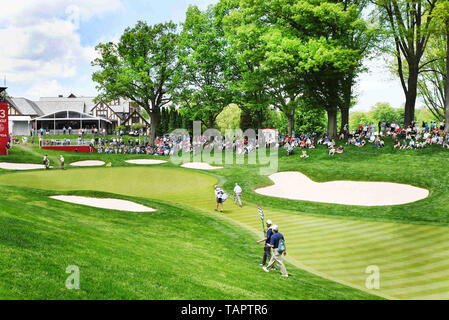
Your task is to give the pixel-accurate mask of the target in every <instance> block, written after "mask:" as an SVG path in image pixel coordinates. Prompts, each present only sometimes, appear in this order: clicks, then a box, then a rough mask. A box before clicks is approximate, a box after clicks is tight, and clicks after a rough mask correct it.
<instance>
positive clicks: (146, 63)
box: [92, 21, 178, 144]
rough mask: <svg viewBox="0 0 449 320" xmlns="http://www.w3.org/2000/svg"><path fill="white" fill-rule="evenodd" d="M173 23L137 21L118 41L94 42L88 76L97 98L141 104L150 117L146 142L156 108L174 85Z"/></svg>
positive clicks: (167, 99)
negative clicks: (93, 57) (91, 71)
mask: <svg viewBox="0 0 449 320" xmlns="http://www.w3.org/2000/svg"><path fill="white" fill-rule="evenodd" d="M177 41H178V35H177V34H176V25H175V24H174V23H172V22H169V23H164V24H156V25H154V26H149V25H148V24H146V23H145V22H141V21H140V22H138V23H137V25H136V26H135V27H134V28H127V29H126V30H125V32H124V34H123V35H122V36H121V38H120V41H119V42H118V43H117V44H115V43H112V42H109V43H105V44H102V43H100V44H99V45H97V47H96V50H97V52H98V54H99V56H100V57H99V58H97V59H95V60H94V61H93V63H92V65H93V66H96V67H98V69H99V70H98V71H96V72H94V74H93V75H92V79H93V81H94V82H96V83H97V86H96V88H97V89H98V90H99V92H100V94H99V95H98V97H97V98H98V99H103V100H106V101H110V100H114V99H118V98H120V97H121V98H127V99H129V100H131V101H133V102H134V103H135V104H136V105H138V106H140V107H142V108H143V109H144V110H145V111H146V112H147V113H148V114H149V115H150V120H151V130H150V144H154V140H155V137H156V132H157V127H158V124H159V114H160V109H161V108H162V107H163V106H165V105H166V104H167V103H169V102H170V101H171V100H172V94H173V91H174V89H175V88H176V86H177V79H176V77H175V71H176V52H177V47H176V43H177Z"/></svg>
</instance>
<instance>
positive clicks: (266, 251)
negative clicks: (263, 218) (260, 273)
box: [257, 220, 273, 266]
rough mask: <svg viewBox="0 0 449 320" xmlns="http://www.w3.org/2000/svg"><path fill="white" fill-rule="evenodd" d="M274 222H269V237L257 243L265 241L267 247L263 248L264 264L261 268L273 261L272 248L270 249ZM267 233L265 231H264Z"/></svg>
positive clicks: (261, 264)
mask: <svg viewBox="0 0 449 320" xmlns="http://www.w3.org/2000/svg"><path fill="white" fill-rule="evenodd" d="M271 226H272V222H271V220H267V235H266V237H265V238H264V239H262V240H259V241H257V243H261V242H264V241H265V246H264V248H263V251H264V252H263V258H262V263H260V264H259V265H260V266H265V263H266V262H267V260H268V261H270V260H271V247H270V241H271V236H272V234H273V230H272V229H271ZM264 231H265V230H264Z"/></svg>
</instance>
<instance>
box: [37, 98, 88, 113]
mask: <svg viewBox="0 0 449 320" xmlns="http://www.w3.org/2000/svg"><path fill="white" fill-rule="evenodd" d="M36 105H37V106H38V107H39V108H40V109H41V110H42V111H43V114H52V113H55V112H58V111H67V110H69V111H75V112H80V113H84V102H83V101H70V100H69V101H65V100H64V101H37V102H36Z"/></svg>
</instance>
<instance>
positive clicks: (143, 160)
mask: <svg viewBox="0 0 449 320" xmlns="http://www.w3.org/2000/svg"><path fill="white" fill-rule="evenodd" d="M125 162H127V163H132V164H163V163H167V161H164V160H153V159H136V160H126V161H125Z"/></svg>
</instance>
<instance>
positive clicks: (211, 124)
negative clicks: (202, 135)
mask: <svg viewBox="0 0 449 320" xmlns="http://www.w3.org/2000/svg"><path fill="white" fill-rule="evenodd" d="M208 120H209V121H208V122H209V123H208V126H209V128H207V129H212V128H213V127H214V124H215V118H214V116H209V119H208Z"/></svg>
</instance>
